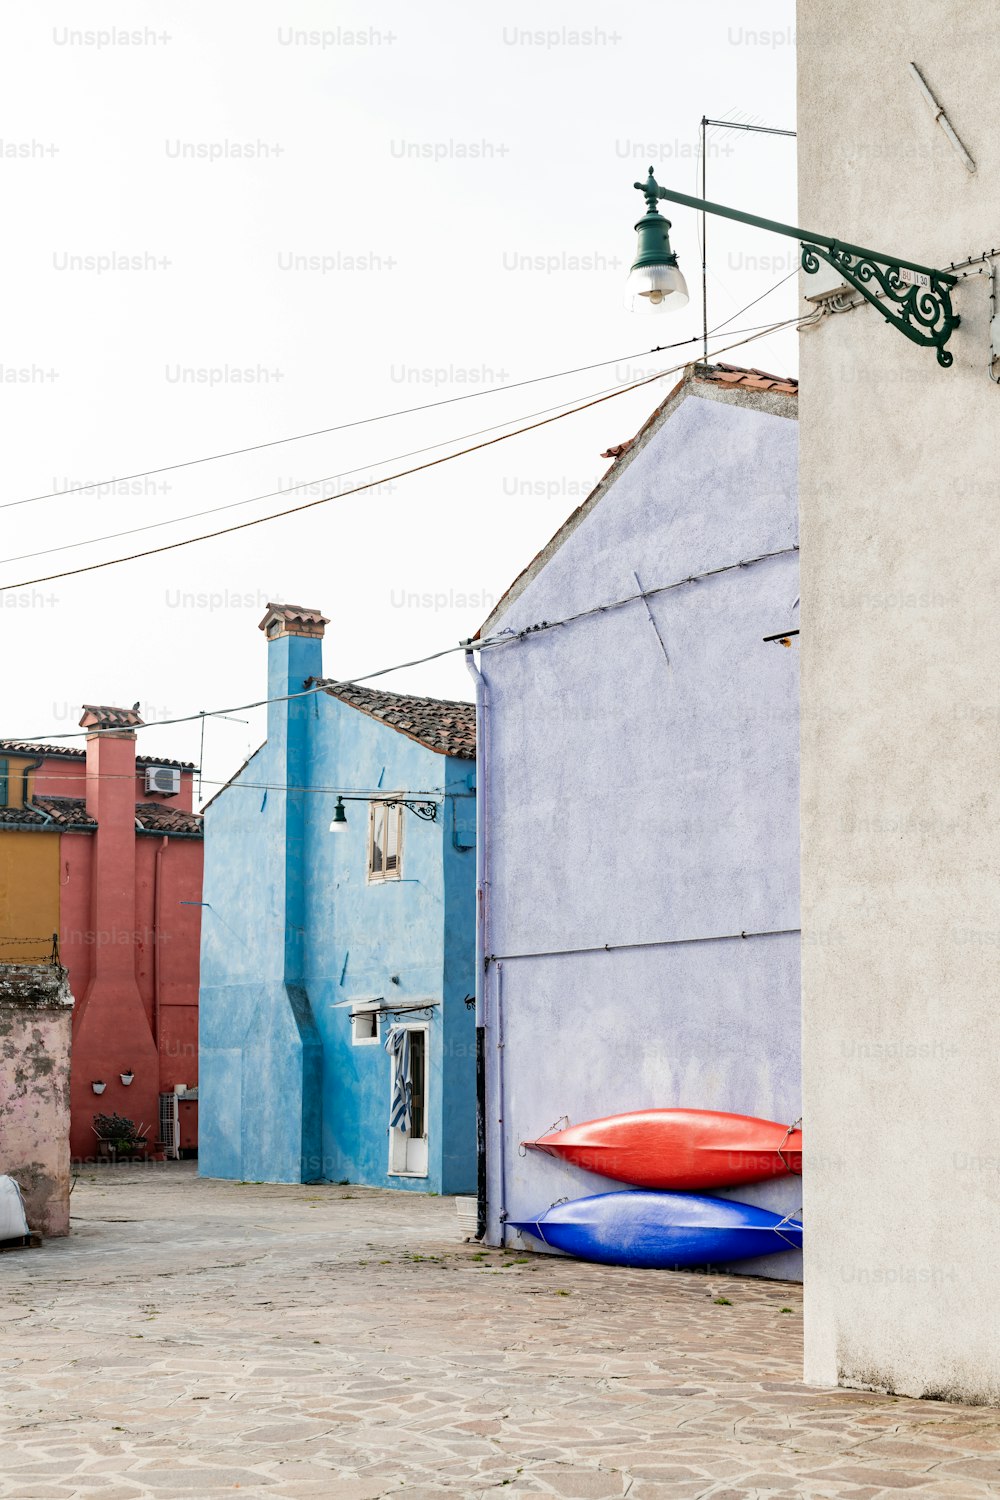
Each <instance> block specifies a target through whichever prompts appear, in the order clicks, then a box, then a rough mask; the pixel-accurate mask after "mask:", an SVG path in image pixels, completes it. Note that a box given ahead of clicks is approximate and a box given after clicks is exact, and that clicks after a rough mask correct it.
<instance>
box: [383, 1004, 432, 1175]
mask: <svg viewBox="0 0 1000 1500" xmlns="http://www.w3.org/2000/svg"><path fill="white" fill-rule="evenodd" d="M396 1024H397V1025H401V1026H402V1028H403V1030H404V1031H422V1032H423V1033H424V1036H425V1038H426V1040H425V1041H424V1132H425V1133H424V1140H425V1141H426V1142H427V1166H426V1168H425V1169H424V1171H423V1172H409V1171H407V1170H406V1169H405V1168H403V1169H398V1168H394V1167H393V1165H392V1151H393V1146H394V1145H395V1144H396V1141H395V1139H394V1137H398V1136H401V1135H402V1131H399V1130H393V1128H392V1126H391V1125H390V1127H389V1165H388V1167H387V1169H386V1172H387V1175H388V1176H389V1177H429V1176H430V1166H431V1142H430V1134H429V1133H428V1131H427V1127H428V1124H429V1120H428V1115H429V1113H430V1110H429V1108H428V1106H429V1102H430V1081H431V1067H430V1062H431V1039H430V1026H429V1024H428V1023H427V1022H426V1021H413V1022H410V1023H407V1022H405V1021H403V1022H397V1023H396ZM394 1068H395V1063H393V1064H392V1065H391V1066H390V1068H389V1109H391V1108H392V1092H393V1084H394V1082H395V1080H394V1077H393V1070H394Z"/></svg>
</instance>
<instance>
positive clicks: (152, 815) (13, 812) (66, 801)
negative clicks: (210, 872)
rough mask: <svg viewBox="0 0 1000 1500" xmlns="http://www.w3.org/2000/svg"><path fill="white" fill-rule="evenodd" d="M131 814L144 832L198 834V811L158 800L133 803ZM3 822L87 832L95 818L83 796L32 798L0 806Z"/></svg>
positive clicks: (0, 816)
mask: <svg viewBox="0 0 1000 1500" xmlns="http://www.w3.org/2000/svg"><path fill="white" fill-rule="evenodd" d="M46 813H47V814H48V817H46V816H45V814H46ZM135 817H136V822H137V823H138V824H139V825H140V827H141V829H142V831H143V832H146V833H190V834H201V833H202V820H201V815H200V814H199V813H189V812H181V811H180V810H179V809H178V808H175V807H165V806H163V804H162V803H159V802H137V803H136V805H135ZM4 825H9V826H11V827H16V828H45V827H48V828H54V829H59V830H61V831H64V832H66V831H69V830H80V831H82V832H91V831H93V829H95V828H96V827H97V819H96V818H93V817H91V815H90V813H88V811H87V803H86V800H85V799H84V798H83V797H36V798H35V799H34V806H33V807H0V827H2V826H4Z"/></svg>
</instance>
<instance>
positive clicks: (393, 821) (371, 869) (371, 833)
mask: <svg viewBox="0 0 1000 1500" xmlns="http://www.w3.org/2000/svg"><path fill="white" fill-rule="evenodd" d="M402 858H403V808H402V805H401V804H399V803H397V805H396V806H395V807H387V806H386V804H385V803H384V802H373V803H372V804H371V811H370V814H369V823H368V879H369V880H399V879H400V870H401V865H402Z"/></svg>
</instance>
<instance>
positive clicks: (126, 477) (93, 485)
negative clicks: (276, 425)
mask: <svg viewBox="0 0 1000 1500" xmlns="http://www.w3.org/2000/svg"><path fill="white" fill-rule="evenodd" d="M765 295H766V294H765ZM751 305H752V304H751ZM734 317H739V313H735V314H734ZM697 341H698V340H697V338H696V337H692V338H689V339H679V340H678V341H677V343H676V344H659V345H657V347H656V348H655V349H641V350H639V352H638V353H636V354H626V355H624V356H620V357H619V358H617V359H601V360H597V361H596V362H595V363H594V364H592V365H577V366H576V367H575V369H572V370H556V371H554V372H553V373H552V374H551V375H533V376H531V377H530V379H528V380H512V381H508V383H507V384H506V385H491V386H488V387H486V388H485V389H483V390H480V391H466V392H465V393H464V395H461V396H444V397H442V398H441V400H440V401H425V402H424V403H423V404H422V405H421V406H404V407H400V408H399V409H398V410H396V411H386V412H380V413H379V414H378V416H374V417H357V418H355V419H354V420H353V421H351V422H339V423H337V425H336V426H334V427H317V428H316V429H315V430H314V431H312V432H297V433H293V434H292V435H291V437H284V438H271V439H270V441H268V442H266V443H249V444H248V445H247V446H246V447H245V448H229V449H227V450H226V451H225V452H222V453H207V454H205V455H204V456H203V457H201V458H186V459H182V460H181V461H180V462H178V463H173V464H162V465H161V466H160V467H159V468H158V469H139V470H137V471H136V473H134V474H118V475H115V476H114V477H113V478H109V479H94V480H92V481H91V482H90V483H89V484H74V485H70V486H69V487H68V488H67V489H64V490H46V491H44V493H42V494H39V495H26V496H25V497H24V498H23V499H22V500H7V501H5V502H4V503H3V504H0V510H9V509H11V507H13V506H17V505H33V504H34V503H35V501H36V500H55V499H57V498H58V497H59V496H61V495H80V494H84V493H85V492H86V491H87V490H96V489H102V488H104V486H106V485H111V484H127V483H129V481H131V480H133V479H151V478H153V477H154V476H155V475H157V474H170V473H173V472H174V470H176V469H190V468H193V467H194V466H195V465H197V464H214V463H216V462H218V460H219V459H223V458H239V457H240V456H241V455H242V454H244V453H259V452H261V450H262V449H264V448H280V447H281V446H282V445H283V444H285V443H301V442H305V441H306V440H307V439H308V438H314V437H328V436H329V435H330V434H331V433H333V432H346V431H348V429H349V428H352V427H367V426H369V425H370V424H371V423H373V422H388V421H390V420H391V419H392V418H394V417H409V416H413V415H414V414H415V413H416V412H422V411H433V410H434V409H435V407H438V406H453V405H454V404H455V403H456V402H458V401H471V400H472V399H473V397H475V396H493V395H497V394H498V393H499V392H501V391H516V390H518V389H519V388H520V387H522V386H526V385H538V384H539V383H540V382H542V381H545V380H561V379H563V377H564V376H567V375H582V374H584V373H585V372H586V371H588V370H600V369H603V368H604V367H605V366H607V365H616V364H622V363H623V361H624V360H628V359H640V358H642V357H643V356H644V355H647V354H658V353H661V352H663V351H665V350H667V349H679V348H681V346H682V345H683V344H694V343H697Z"/></svg>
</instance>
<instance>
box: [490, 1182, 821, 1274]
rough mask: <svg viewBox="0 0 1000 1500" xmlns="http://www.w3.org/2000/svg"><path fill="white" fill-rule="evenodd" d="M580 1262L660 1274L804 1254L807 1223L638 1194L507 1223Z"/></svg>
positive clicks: (560, 1206)
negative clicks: (640, 1268) (654, 1270)
mask: <svg viewBox="0 0 1000 1500" xmlns="http://www.w3.org/2000/svg"><path fill="white" fill-rule="evenodd" d="M509 1227H510V1228H512V1229H517V1230H520V1231H521V1233H523V1234H533V1235H534V1236H535V1238H536V1239H539V1240H541V1241H542V1243H543V1244H546V1245H551V1247H552V1248H553V1249H554V1250H562V1251H564V1252H565V1253H566V1254H567V1255H575V1256H576V1257H577V1259H578V1260H596V1261H601V1262H603V1263H604V1264H605V1265H609V1266H648V1267H651V1268H659V1269H663V1270H667V1269H672V1268H674V1267H678V1266H707V1265H713V1264H716V1263H718V1262H719V1261H726V1262H729V1261H735V1260H749V1259H751V1257H753V1256H755V1255H775V1254H778V1253H779V1252H781V1251H785V1250H801V1249H802V1225H801V1223H800V1221H799V1220H798V1219H791V1218H782V1217H781V1215H780V1214H774V1213H771V1212H770V1211H769V1210H768V1209H766V1208H757V1207H755V1206H754V1204H752V1203H734V1202H733V1201H732V1200H731V1199H729V1198H708V1197H705V1196H704V1195H703V1194H701V1193H653V1192H648V1191H644V1190H642V1189H639V1190H637V1191H634V1192H623V1193H595V1194H594V1195H593V1196H592V1197H590V1198H576V1199H574V1201H573V1202H571V1203H557V1204H554V1205H553V1207H552V1208H547V1209H546V1210H545V1212H544V1213H543V1214H542V1215H541V1216H540V1217H539V1218H538V1219H531V1220H521V1221H515V1220H511V1221H509Z"/></svg>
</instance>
